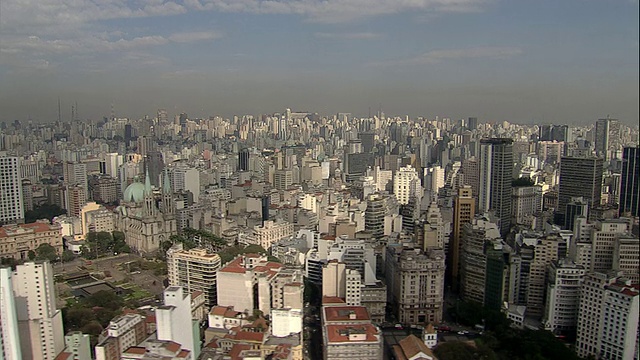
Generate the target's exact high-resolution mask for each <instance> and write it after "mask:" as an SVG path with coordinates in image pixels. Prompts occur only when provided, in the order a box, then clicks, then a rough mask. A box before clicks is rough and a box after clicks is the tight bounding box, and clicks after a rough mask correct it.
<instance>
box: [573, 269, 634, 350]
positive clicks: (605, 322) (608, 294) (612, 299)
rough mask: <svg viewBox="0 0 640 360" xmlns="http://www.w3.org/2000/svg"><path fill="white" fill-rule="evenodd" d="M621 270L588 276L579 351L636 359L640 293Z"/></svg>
mask: <svg viewBox="0 0 640 360" xmlns="http://www.w3.org/2000/svg"><path fill="white" fill-rule="evenodd" d="M618 275H619V274H617V273H615V272H609V273H607V274H604V273H599V272H594V273H588V274H587V275H586V276H585V281H584V284H583V286H582V290H581V297H580V309H579V311H578V331H577V338H576V353H577V354H578V356H580V357H583V358H586V357H589V356H594V357H595V358H596V359H616V360H626V359H636V358H637V351H638V347H637V346H638V345H637V344H638V320H639V318H640V313H639V310H638V308H639V300H640V294H639V291H638V288H637V287H636V286H632V285H631V282H630V281H629V280H628V279H625V278H621V277H618Z"/></svg>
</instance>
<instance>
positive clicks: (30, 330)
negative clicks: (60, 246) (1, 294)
mask: <svg viewBox="0 0 640 360" xmlns="http://www.w3.org/2000/svg"><path fill="white" fill-rule="evenodd" d="M12 280H13V293H14V296H15V304H16V309H17V315H18V327H19V329H20V344H21V350H22V356H23V357H24V358H25V359H45V360H53V359H55V358H56V356H58V354H59V353H61V352H62V350H64V331H63V328H62V312H61V311H60V310H58V309H57V308H56V294H55V286H54V283H53V268H52V267H51V264H49V262H48V261H46V262H37V263H34V262H28V263H25V264H24V265H18V266H17V267H16V271H15V272H14V274H13V279H12Z"/></svg>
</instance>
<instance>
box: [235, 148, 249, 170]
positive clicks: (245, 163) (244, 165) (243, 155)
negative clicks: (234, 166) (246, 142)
mask: <svg viewBox="0 0 640 360" xmlns="http://www.w3.org/2000/svg"><path fill="white" fill-rule="evenodd" d="M249 155H250V151H249V149H242V150H240V152H239V153H238V170H240V171H249Z"/></svg>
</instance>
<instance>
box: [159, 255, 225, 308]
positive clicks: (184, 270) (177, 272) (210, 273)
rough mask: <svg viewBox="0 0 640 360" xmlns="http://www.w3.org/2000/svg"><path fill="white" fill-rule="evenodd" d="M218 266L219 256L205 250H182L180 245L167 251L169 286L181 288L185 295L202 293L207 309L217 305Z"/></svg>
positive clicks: (219, 262)
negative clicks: (196, 292) (195, 292)
mask: <svg viewBox="0 0 640 360" xmlns="http://www.w3.org/2000/svg"><path fill="white" fill-rule="evenodd" d="M220 265H221V260H220V256H218V254H211V253H209V252H208V251H207V250H205V249H191V250H183V249H182V246H181V245H175V246H173V247H172V248H171V249H169V251H167V271H168V277H169V285H170V286H181V287H183V288H184V289H185V291H186V292H187V293H192V292H194V291H202V292H203V293H204V297H205V303H206V306H207V307H209V308H210V307H212V306H215V305H216V304H217V300H218V298H217V293H216V285H217V272H218V269H220Z"/></svg>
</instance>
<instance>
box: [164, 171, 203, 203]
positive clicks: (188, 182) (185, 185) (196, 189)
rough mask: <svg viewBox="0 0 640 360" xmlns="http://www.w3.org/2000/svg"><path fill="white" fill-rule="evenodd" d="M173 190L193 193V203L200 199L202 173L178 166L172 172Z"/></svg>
mask: <svg viewBox="0 0 640 360" xmlns="http://www.w3.org/2000/svg"><path fill="white" fill-rule="evenodd" d="M171 189H173V191H180V190H185V191H191V193H192V194H193V201H194V202H197V201H198V199H199V198H200V172H199V171H198V170H197V169H193V168H189V167H186V166H178V167H176V168H174V169H173V170H171Z"/></svg>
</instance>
